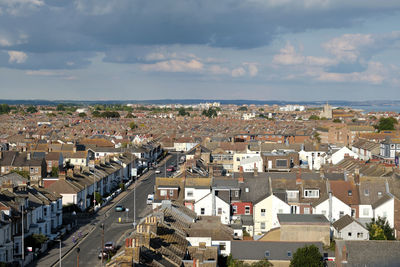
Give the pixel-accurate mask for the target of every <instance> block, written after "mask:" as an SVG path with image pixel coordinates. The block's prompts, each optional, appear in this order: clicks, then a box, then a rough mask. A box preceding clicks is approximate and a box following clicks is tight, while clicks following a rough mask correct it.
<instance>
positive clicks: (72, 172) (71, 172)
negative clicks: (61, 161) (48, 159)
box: [67, 169, 74, 177]
mask: <svg viewBox="0 0 400 267" xmlns="http://www.w3.org/2000/svg"><path fill="white" fill-rule="evenodd" d="M67 176H69V177H74V170H73V169H68V170H67Z"/></svg>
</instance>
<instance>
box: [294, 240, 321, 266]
mask: <svg viewBox="0 0 400 267" xmlns="http://www.w3.org/2000/svg"><path fill="white" fill-rule="evenodd" d="M303 266H308V267H319V266H321V267H322V266H324V265H323V262H322V255H321V253H320V252H319V249H318V248H317V247H316V246H315V245H310V246H305V247H302V248H298V249H297V251H296V252H295V253H294V254H293V258H292V260H291V261H290V267H303Z"/></svg>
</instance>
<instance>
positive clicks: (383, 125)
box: [374, 117, 397, 132]
mask: <svg viewBox="0 0 400 267" xmlns="http://www.w3.org/2000/svg"><path fill="white" fill-rule="evenodd" d="M395 124H397V120H396V119H395V118H392V117H389V118H383V117H382V118H380V119H379V122H378V124H377V125H374V127H375V129H377V130H378V132H380V131H385V130H394V129H395V127H394V125H395Z"/></svg>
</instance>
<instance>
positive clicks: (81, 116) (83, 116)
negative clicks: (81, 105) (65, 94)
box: [78, 112, 86, 118]
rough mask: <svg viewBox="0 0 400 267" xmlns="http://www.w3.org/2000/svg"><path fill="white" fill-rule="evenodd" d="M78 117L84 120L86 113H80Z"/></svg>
mask: <svg viewBox="0 0 400 267" xmlns="http://www.w3.org/2000/svg"><path fill="white" fill-rule="evenodd" d="M78 116H79V117H80V118H85V117H86V113H85V112H81V113H79V114H78Z"/></svg>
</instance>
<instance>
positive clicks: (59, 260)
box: [55, 238, 62, 267]
mask: <svg viewBox="0 0 400 267" xmlns="http://www.w3.org/2000/svg"><path fill="white" fill-rule="evenodd" d="M55 241H59V242H60V249H59V259H58V262H59V263H60V267H61V242H62V240H61V238H60V239H56V240H55Z"/></svg>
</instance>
